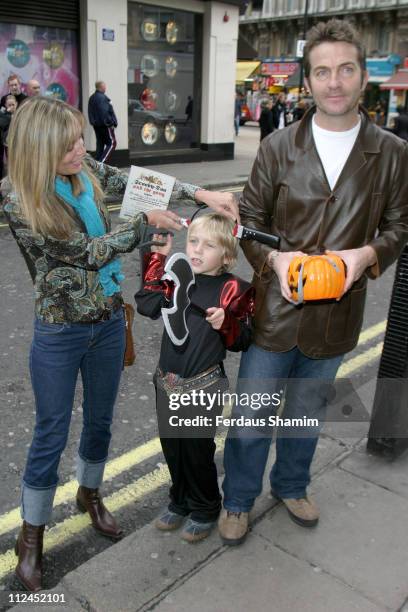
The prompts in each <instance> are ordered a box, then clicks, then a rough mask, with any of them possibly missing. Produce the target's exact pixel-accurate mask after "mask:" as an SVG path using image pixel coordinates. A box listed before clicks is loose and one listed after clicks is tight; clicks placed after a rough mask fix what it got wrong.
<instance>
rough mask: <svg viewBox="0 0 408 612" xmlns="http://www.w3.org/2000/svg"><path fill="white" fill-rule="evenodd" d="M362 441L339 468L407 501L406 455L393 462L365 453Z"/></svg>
mask: <svg viewBox="0 0 408 612" xmlns="http://www.w3.org/2000/svg"><path fill="white" fill-rule="evenodd" d="M366 443H367V441H366V440H364V441H363V442H362V443H361V444H360V445H359V446H358V447H357V449H356V450H355V451H353V452H352V453H351V454H350V455H348V457H347V458H346V459H344V460H343V461H342V462H341V464H340V466H341V468H342V469H343V470H346V471H347V472H350V473H352V474H355V475H356V476H359V477H360V478H364V479H365V480H368V481H369V482H373V483H375V484H377V485H379V486H380V487H384V488H385V489H388V490H389V491H393V492H394V493H398V494H399V495H402V496H403V497H405V498H407V499H408V453H405V454H404V455H402V456H401V457H399V458H398V459H396V460H395V461H387V460H386V459H384V457H380V456H378V455H374V454H371V453H367V451H366Z"/></svg>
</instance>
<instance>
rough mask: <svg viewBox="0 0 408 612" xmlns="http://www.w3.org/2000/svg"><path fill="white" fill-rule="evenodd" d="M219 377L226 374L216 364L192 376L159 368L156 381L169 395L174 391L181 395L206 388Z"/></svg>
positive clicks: (223, 376) (155, 377)
mask: <svg viewBox="0 0 408 612" xmlns="http://www.w3.org/2000/svg"><path fill="white" fill-rule="evenodd" d="M218 378H225V374H224V372H223V369H222V368H221V366H219V365H216V366H212V367H211V368H209V369H208V370H205V371H204V372H200V374H197V375H196V376H192V377H191V378H182V377H181V376H179V374H175V373H174V372H166V374H165V373H164V372H163V371H162V370H161V368H157V369H156V372H155V376H154V381H155V384H156V385H157V386H160V387H162V388H163V389H164V390H165V391H166V393H167V395H171V394H172V393H176V394H178V395H180V394H181V393H188V392H189V391H194V390H195V389H205V388H206V387H209V386H210V385H212V384H213V383H214V381H215V380H217V379H218Z"/></svg>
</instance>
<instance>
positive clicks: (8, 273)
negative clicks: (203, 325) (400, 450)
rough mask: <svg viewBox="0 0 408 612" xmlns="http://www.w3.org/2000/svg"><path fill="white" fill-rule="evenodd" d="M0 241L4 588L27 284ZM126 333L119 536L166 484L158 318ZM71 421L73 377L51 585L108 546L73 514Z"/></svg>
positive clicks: (360, 356) (365, 371)
mask: <svg viewBox="0 0 408 612" xmlns="http://www.w3.org/2000/svg"><path fill="white" fill-rule="evenodd" d="M191 210H192V209H191V208H188V207H182V208H179V209H177V211H178V212H180V214H182V215H183V216H188V214H189V212H190V211H191ZM114 216H116V213H114ZM116 221H117V220H116ZM184 238H185V235H184V234H182V233H180V234H178V235H177V236H176V239H175V248H176V249H179V250H182V248H183V242H184ZM0 249H1V253H2V273H1V282H0V289H1V312H2V317H1V320H0V393H1V398H2V417H1V430H0V443H1V448H2V453H1V457H0V489H1V492H2V493H1V496H0V590H3V591H8V590H15V589H19V585H18V583H17V582H16V581H15V579H14V578H13V577H12V575H11V574H10V570H11V569H12V568H13V567H14V565H15V557H14V553H13V552H12V547H13V544H14V541H15V538H16V535H17V530H18V525H19V523H20V517H19V512H18V504H19V482H20V479H21V476H22V470H23V468H24V462H25V456H26V453H27V447H28V446H29V443H30V440H31V431H32V428H33V423H34V406H33V397H32V393H31V388H30V382H29V370H28V352H29V346H30V339H31V333H32V332H31V329H32V313H33V290H32V284H31V281H30V278H29V275H28V272H27V270H26V267H25V264H24V262H23V259H22V257H21V255H20V253H19V251H18V248H17V247H16V244H15V242H14V240H13V239H12V237H11V235H10V234H9V233H8V231H7V230H4V229H3V230H2V229H0ZM124 270H125V274H126V281H125V283H124V294H125V298H126V299H127V300H129V301H132V294H133V293H134V291H135V289H136V288H137V287H138V285H139V283H140V278H139V276H138V273H139V263H138V254H137V253H134V254H131V255H128V256H127V257H126V258H124ZM235 271H236V273H237V274H239V275H240V276H242V277H244V278H247V279H250V275H251V273H250V268H249V266H248V264H247V263H246V261H245V260H244V258H243V257H242V255H241V256H240V259H239V262H238V265H237V267H236V269H235ZM393 276H394V271H393V269H390V270H389V271H387V273H386V274H384V276H383V277H382V278H381V279H379V280H378V281H376V282H370V283H369V291H368V299H367V309H366V316H365V322H364V333H363V334H362V337H361V340H360V344H359V347H357V349H356V350H355V351H353V352H352V353H350V354H349V355H348V356H347V360H346V361H345V364H344V365H343V370H342V375H343V376H351V377H352V378H353V381H354V382H355V383H356V384H362V383H363V382H365V381H367V380H369V379H372V378H373V377H375V375H376V371H377V368H378V358H379V355H380V352H381V340H382V333H383V331H384V327H385V322H384V321H385V318H386V316H387V311H388V302H389V296H390V292H391V288H392V282H393ZM134 337H135V341H136V351H137V360H136V363H135V365H134V366H132V367H130V368H127V369H126V370H125V372H124V374H123V378H122V383H121V388H120V394H119V398H118V402H117V406H116V418H115V423H114V427H113V438H112V446H111V454H110V458H111V461H110V463H109V465H108V467H107V471H106V476H107V480H106V482H105V484H104V487H103V492H104V495H105V497H107V498H109V499H108V503H109V507H110V508H111V509H112V510H114V511H115V515H116V517H117V518H118V520H119V522H120V523H121V525H122V526H123V528H124V530H125V533H126V534H129V533H131V532H132V531H134V530H135V529H138V528H140V527H141V526H143V525H145V524H146V523H147V522H149V521H151V520H152V519H153V518H154V517H155V516H156V514H157V512H158V510H159V509H160V508H161V507H162V506H164V505H165V504H166V500H167V482H168V472H167V468H166V467H165V465H164V459H163V456H162V455H161V452H160V445H159V441H158V439H157V429H156V420H155V411H154V392H153V385H152V382H151V378H152V373H153V371H154V368H155V365H156V361H157V356H158V351H159V343H160V337H161V323H160V321H153V322H152V321H150V320H148V319H144V318H142V317H140V316H137V317H136V320H135V324H134ZM238 360H239V356H238V355H236V354H230V355H229V357H228V361H227V372H228V373H229V374H230V377H231V379H232V380H233V379H234V376H235V375H236V372H237V366H238ZM80 428H81V389H80V384H79V385H78V390H77V395H76V400H75V406H74V411H73V418H72V426H71V432H70V436H69V441H68V445H67V448H66V450H65V452H64V455H63V457H62V461H61V467H60V485H61V487H60V488H59V490H58V493H57V498H56V507H55V512H54V517H53V522H52V524H51V525H50V528H49V529H48V530H47V533H46V550H47V555H46V560H45V578H44V585H45V587H46V588H52V587H53V586H55V585H56V584H57V583H58V582H59V580H60V579H61V577H62V576H63V575H64V574H66V573H67V572H69V571H70V570H72V569H74V568H75V567H78V566H79V565H81V564H82V563H83V562H84V561H85V560H87V559H88V558H90V557H92V556H94V555H96V554H97V553H99V552H100V551H102V550H104V549H105V548H107V547H108V546H112V545H113V544H112V543H111V542H110V541H109V540H107V539H104V538H103V537H101V536H99V535H97V534H96V533H95V532H94V531H93V530H92V529H90V528H89V526H88V525H89V523H88V520H87V517H84V516H83V515H80V514H79V513H78V511H77V509H76V506H75V503H74V499H75V492H76V483H75V455H76V448H77V443H78V439H79V434H80ZM221 448H222V444H221ZM221 456H222V453H218V467H219V470H220V473H222V463H221ZM0 609H1V607H0Z"/></svg>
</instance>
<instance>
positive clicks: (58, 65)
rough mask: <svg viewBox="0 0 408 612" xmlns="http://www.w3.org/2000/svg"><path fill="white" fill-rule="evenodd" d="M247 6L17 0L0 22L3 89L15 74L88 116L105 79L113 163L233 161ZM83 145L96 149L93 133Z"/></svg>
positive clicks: (164, 0)
mask: <svg viewBox="0 0 408 612" xmlns="http://www.w3.org/2000/svg"><path fill="white" fill-rule="evenodd" d="M239 4H240V1H239V0H226V1H224V2H214V1H207V0H141V1H133V0H114V1H112V0H58V1H55V0H37V1H36V2H35V3H34V2H30V1H29V0H14V2H13V3H9V5H5V6H4V7H3V8H2V11H1V15H0V51H1V52H2V53H0V90H1V93H2V94H3V93H6V92H7V77H8V76H9V75H10V74H17V75H18V76H19V77H20V78H21V80H22V82H23V84H24V83H26V82H27V81H28V80H29V79H32V78H35V79H37V80H39V81H40V83H41V88H42V94H43V95H50V96H55V97H58V98H60V99H62V100H64V101H66V102H68V103H70V104H73V105H74V106H77V107H79V108H80V109H81V110H83V111H84V114H85V116H86V117H87V103H88V99H89V96H90V95H91V94H92V93H93V91H94V85H95V81H98V80H102V81H105V83H106V85H107V95H108V96H109V97H110V98H111V100H112V104H113V106H114V109H115V112H116V115H117V117H118V128H117V130H116V138H117V149H116V151H115V154H114V157H113V158H111V160H110V161H111V162H112V163H116V164H118V165H129V163H130V162H132V163H143V164H148V163H163V162H171V161H183V160H184V159H185V160H187V159H188V161H194V160H197V161H200V160H202V159H228V158H232V157H233V154H234V142H233V114H234V95H235V60H236V50H237V39H238V18H239V16H238V7H239ZM85 141H86V145H87V148H88V149H89V150H94V149H95V139H94V134H93V130H92V129H91V128H90V127H89V126H88V127H87V130H86V133H85Z"/></svg>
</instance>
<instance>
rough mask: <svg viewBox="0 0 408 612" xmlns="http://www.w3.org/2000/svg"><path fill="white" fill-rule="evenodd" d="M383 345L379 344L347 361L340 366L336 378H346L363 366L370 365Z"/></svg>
mask: <svg viewBox="0 0 408 612" xmlns="http://www.w3.org/2000/svg"><path fill="white" fill-rule="evenodd" d="M382 347H383V343H382V342H379V343H378V344H376V345H375V346H373V347H372V348H369V349H367V350H366V351H364V353H361V355H356V357H353V358H352V359H348V360H347V361H345V362H344V363H343V365H342V366H340V369H339V371H338V373H337V378H347V377H348V376H350V375H351V374H352V373H354V372H355V371H356V370H359V369H360V368H362V367H363V366H366V365H369V364H371V363H372V362H373V361H374V360H375V359H377V357H379V356H380V355H381V351H382Z"/></svg>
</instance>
